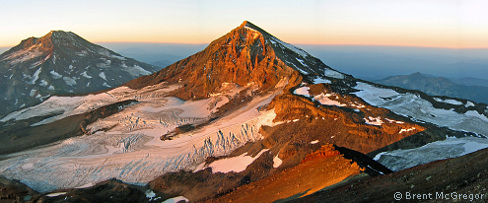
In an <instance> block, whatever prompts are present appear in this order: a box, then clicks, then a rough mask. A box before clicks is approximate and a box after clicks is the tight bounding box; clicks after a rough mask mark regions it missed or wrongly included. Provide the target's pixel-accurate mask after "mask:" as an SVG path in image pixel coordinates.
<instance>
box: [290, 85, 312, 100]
mask: <svg viewBox="0 0 488 203" xmlns="http://www.w3.org/2000/svg"><path fill="white" fill-rule="evenodd" d="M309 90H310V87H306V86H304V87H299V88H297V89H295V91H293V94H296V95H303V96H306V97H310V93H309V92H308V91H309Z"/></svg>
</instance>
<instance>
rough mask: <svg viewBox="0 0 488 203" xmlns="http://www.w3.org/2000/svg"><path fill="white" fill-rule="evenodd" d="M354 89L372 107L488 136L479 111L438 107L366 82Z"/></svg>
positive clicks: (484, 117) (485, 122) (486, 126)
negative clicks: (462, 110) (462, 112)
mask: <svg viewBox="0 0 488 203" xmlns="http://www.w3.org/2000/svg"><path fill="white" fill-rule="evenodd" d="M354 88H355V89H358V90H360V91H359V92H355V93H354V94H356V95H357V96H358V97H360V98H362V99H363V100H364V101H366V102H367V103H369V104H371V105H374V106H378V107H383V108H386V109H389V110H391V111H393V112H395V113H397V114H401V115H406V116H410V117H413V118H414V119H416V120H421V121H426V122H430V123H434V124H437V125H439V126H446V127H449V128H451V129H454V130H461V131H467V132H474V133H478V134H483V135H485V136H488V118H487V117H486V116H484V115H481V114H479V113H478V112H475V111H468V112H466V113H464V114H459V113H457V112H455V111H454V110H445V109H438V108H434V106H433V105H432V104H431V103H430V102H429V101H427V100H424V99H422V98H421V97H420V96H419V95H416V94H411V93H398V92H396V91H394V90H391V89H386V88H379V87H375V86H373V85H370V84H367V83H362V82H358V83H357V86H356V87H354Z"/></svg>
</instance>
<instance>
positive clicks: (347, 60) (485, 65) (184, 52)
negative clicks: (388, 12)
mask: <svg viewBox="0 0 488 203" xmlns="http://www.w3.org/2000/svg"><path fill="white" fill-rule="evenodd" d="M97 44H100V45H102V46H105V47H107V48H109V49H112V50H113V51H115V52H118V53H119V54H122V55H124V56H127V57H131V58H134V59H136V60H139V61H142V62H145V63H149V64H152V65H157V66H160V67H161V68H164V67H166V66H167V65H170V64H172V63H174V62H176V61H178V60H181V59H184V58H186V57H188V56H190V55H192V54H195V53H197V52H199V51H201V50H203V49H204V48H205V47H206V46H207V45H208V44H178V43H144V42H131V43H120V42H119V43H116V42H110V43H97ZM295 45H296V46H298V47H300V48H302V49H304V50H305V51H307V52H308V53H310V54H311V55H312V56H315V57H317V58H319V59H320V60H322V62H324V63H325V64H327V65H329V66H331V67H332V68H334V69H336V70H338V71H341V72H343V73H346V74H351V75H353V76H354V77H357V78H361V79H367V80H378V79H383V78H386V77H389V76H394V75H409V74H412V73H415V72H421V73H424V74H430V75H433V76H439V77H447V78H463V77H473V78H479V79H485V78H486V76H488V59H487V58H486V57H485V56H487V55H488V48H487V49H451V48H432V47H406V46H368V45H310V44H295ZM10 48H11V47H0V52H1V53H3V52H4V51H6V50H8V49H10Z"/></svg>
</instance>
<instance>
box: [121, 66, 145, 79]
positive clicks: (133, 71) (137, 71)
mask: <svg viewBox="0 0 488 203" xmlns="http://www.w3.org/2000/svg"><path fill="white" fill-rule="evenodd" d="M124 71H126V72H127V73H129V74H130V75H132V76H134V77H138V76H142V75H150V74H151V72H149V71H147V70H146V69H144V68H142V67H140V66H138V65H134V66H133V67H132V68H127V69H124Z"/></svg>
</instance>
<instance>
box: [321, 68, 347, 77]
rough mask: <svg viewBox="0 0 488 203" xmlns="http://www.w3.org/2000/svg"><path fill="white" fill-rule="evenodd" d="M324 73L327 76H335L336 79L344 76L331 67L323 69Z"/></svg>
mask: <svg viewBox="0 0 488 203" xmlns="http://www.w3.org/2000/svg"><path fill="white" fill-rule="evenodd" d="M324 75H325V76H327V77H331V78H337V79H344V78H345V76H344V74H342V73H339V72H337V71H335V70H332V69H328V68H327V69H325V71H324Z"/></svg>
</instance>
